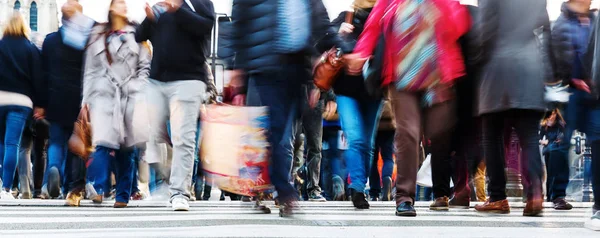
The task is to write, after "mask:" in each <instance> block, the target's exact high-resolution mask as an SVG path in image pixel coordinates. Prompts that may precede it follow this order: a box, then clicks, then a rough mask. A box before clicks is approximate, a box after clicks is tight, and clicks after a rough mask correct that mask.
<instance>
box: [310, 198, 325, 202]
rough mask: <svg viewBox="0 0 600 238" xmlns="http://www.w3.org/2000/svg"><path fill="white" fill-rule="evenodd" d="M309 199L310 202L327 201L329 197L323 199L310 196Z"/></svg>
mask: <svg viewBox="0 0 600 238" xmlns="http://www.w3.org/2000/svg"><path fill="white" fill-rule="evenodd" d="M308 201H309V202H327V199H323V198H322V199H311V198H309V199H308Z"/></svg>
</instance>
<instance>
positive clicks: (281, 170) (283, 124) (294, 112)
mask: <svg viewBox="0 0 600 238" xmlns="http://www.w3.org/2000/svg"><path fill="white" fill-rule="evenodd" d="M309 77H310V76H308V73H307V72H306V70H304V69H303V68H302V67H300V66H293V65H286V66H282V67H281V69H280V70H279V72H275V73H269V74H260V75H251V76H250V80H249V83H248V94H247V103H248V105H249V106H267V107H268V108H269V123H270V133H269V136H268V138H269V143H270V144H271V146H272V147H271V151H272V152H271V155H272V157H271V166H270V172H271V173H270V175H271V182H272V183H273V185H274V186H275V189H276V190H277V194H278V199H279V202H280V205H284V206H280V215H284V216H285V215H289V213H290V212H291V210H289V209H288V208H293V205H292V204H293V203H294V201H297V200H298V193H297V192H296V191H295V189H294V187H293V186H292V185H291V184H290V183H289V178H290V170H291V168H292V157H293V148H292V145H293V141H294V137H295V132H296V125H297V122H298V119H299V111H300V110H299V108H300V104H299V103H300V98H301V93H300V91H301V85H300V83H301V81H303V80H305V79H306V78H309ZM281 212H282V213H281Z"/></svg>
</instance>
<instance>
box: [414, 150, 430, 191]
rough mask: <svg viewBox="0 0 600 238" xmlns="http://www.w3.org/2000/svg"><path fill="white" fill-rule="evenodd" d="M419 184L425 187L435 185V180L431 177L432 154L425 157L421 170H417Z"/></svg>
mask: <svg viewBox="0 0 600 238" xmlns="http://www.w3.org/2000/svg"><path fill="white" fill-rule="evenodd" d="M417 184H418V185H421V186H423V187H429V188H431V187H433V180H432V179H431V154H428V155H427V157H425V161H423V164H422V165H421V168H420V169H419V172H417Z"/></svg>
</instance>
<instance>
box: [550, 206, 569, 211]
mask: <svg viewBox="0 0 600 238" xmlns="http://www.w3.org/2000/svg"><path fill="white" fill-rule="evenodd" d="M572 209H573V208H572V207H571V208H568V207H565V208H561V207H555V208H554V210H557V211H569V210H572Z"/></svg>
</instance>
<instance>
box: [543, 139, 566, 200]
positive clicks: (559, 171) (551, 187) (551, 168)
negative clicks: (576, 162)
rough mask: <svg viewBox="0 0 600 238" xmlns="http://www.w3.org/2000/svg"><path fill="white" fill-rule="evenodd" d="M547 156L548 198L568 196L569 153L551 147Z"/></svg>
mask: <svg viewBox="0 0 600 238" xmlns="http://www.w3.org/2000/svg"><path fill="white" fill-rule="evenodd" d="M561 144H562V143H561ZM565 144H569V145H570V144H571V143H568V142H565ZM567 151H568V149H567ZM545 156H546V168H547V180H546V181H547V182H546V189H547V195H548V198H549V199H551V200H554V199H557V198H564V197H566V196H567V186H568V185H569V172H570V171H569V167H570V165H569V155H568V153H564V152H563V151H561V150H557V149H550V151H549V152H548V153H546V154H545Z"/></svg>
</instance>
